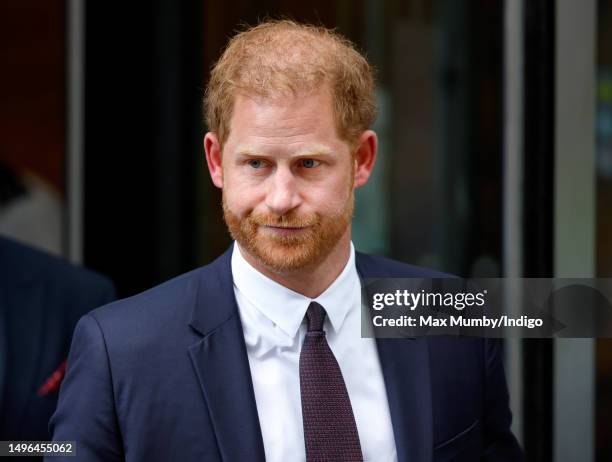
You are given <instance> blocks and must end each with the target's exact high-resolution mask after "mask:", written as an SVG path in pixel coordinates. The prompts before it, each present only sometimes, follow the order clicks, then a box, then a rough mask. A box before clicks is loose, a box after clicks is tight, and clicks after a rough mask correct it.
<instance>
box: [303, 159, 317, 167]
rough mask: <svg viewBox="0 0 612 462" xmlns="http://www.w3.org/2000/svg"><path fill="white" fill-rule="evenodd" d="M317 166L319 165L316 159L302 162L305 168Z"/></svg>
mask: <svg viewBox="0 0 612 462" xmlns="http://www.w3.org/2000/svg"><path fill="white" fill-rule="evenodd" d="M317 165H319V161H318V160H314V159H303V160H302V167H304V168H314V167H316V166H317Z"/></svg>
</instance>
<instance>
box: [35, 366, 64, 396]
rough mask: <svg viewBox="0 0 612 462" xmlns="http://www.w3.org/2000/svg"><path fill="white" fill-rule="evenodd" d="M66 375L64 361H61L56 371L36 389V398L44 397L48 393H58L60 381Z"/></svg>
mask: <svg viewBox="0 0 612 462" xmlns="http://www.w3.org/2000/svg"><path fill="white" fill-rule="evenodd" d="M65 374H66V361H65V360H64V361H62V363H61V364H60V365H59V367H58V368H57V369H55V371H54V372H53V374H51V375H50V376H49V378H48V379H47V380H46V381H45V383H44V384H43V386H42V387H40V388H39V389H38V396H46V395H48V394H49V393H57V392H58V391H59V387H60V384H61V383H62V379H63V378H64V375H65Z"/></svg>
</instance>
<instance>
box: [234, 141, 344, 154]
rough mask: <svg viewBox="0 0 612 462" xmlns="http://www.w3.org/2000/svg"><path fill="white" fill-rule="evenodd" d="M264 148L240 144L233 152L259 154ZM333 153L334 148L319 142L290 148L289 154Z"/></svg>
mask: <svg viewBox="0 0 612 462" xmlns="http://www.w3.org/2000/svg"><path fill="white" fill-rule="evenodd" d="M264 150H265V148H264V147H262V146H258V145H255V144H240V145H238V146H237V147H236V149H235V152H236V154H237V155H239V156H260V155H263V154H265V152H263V151H264ZM334 153H335V150H334V149H333V148H332V147H331V146H327V145H325V144H321V143H310V144H308V145H304V146H298V147H296V148H295V149H293V150H291V156H295V157H304V156H308V157H317V156H332V155H334Z"/></svg>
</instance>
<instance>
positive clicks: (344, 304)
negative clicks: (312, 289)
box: [232, 242, 361, 338]
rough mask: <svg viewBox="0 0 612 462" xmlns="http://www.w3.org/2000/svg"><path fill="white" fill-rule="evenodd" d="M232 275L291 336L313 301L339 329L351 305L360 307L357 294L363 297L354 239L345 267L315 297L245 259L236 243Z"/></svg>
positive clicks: (243, 290)
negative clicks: (288, 285)
mask: <svg viewBox="0 0 612 462" xmlns="http://www.w3.org/2000/svg"><path fill="white" fill-rule="evenodd" d="M232 275H233V279H234V285H235V286H236V288H237V289H238V290H239V291H240V292H241V293H242V295H243V296H244V297H245V298H246V299H247V300H248V301H249V302H250V303H251V304H252V305H253V306H254V307H255V308H256V309H257V310H258V311H259V312H260V313H261V314H263V315H264V316H265V317H266V318H268V319H269V320H270V321H272V322H273V323H274V324H275V325H277V326H278V327H279V328H280V329H281V330H282V331H283V332H284V333H285V334H286V335H288V336H289V337H291V338H293V337H295V335H296V334H297V331H298V329H299V328H300V324H301V323H302V321H303V319H304V316H305V315H306V310H307V309H308V305H309V304H310V302H312V301H316V302H317V303H319V304H320V305H321V306H323V307H324V308H325V311H326V312H327V317H328V319H329V321H330V323H331V326H332V328H333V329H334V331H336V332H338V331H339V330H340V328H341V327H342V324H343V323H344V320H345V319H346V316H347V314H348V312H349V311H350V310H351V308H353V307H355V306H358V303H357V297H361V292H360V287H361V284H360V281H359V276H358V274H357V269H356V267H355V248H354V246H353V243H352V242H351V248H350V254H349V259H348V262H347V263H346V265H345V267H344V269H343V270H342V272H341V273H340V275H339V276H338V277H337V278H336V280H335V281H334V282H333V283H332V284H331V285H330V286H329V287H328V288H327V289H325V291H324V292H323V293H322V294H321V295H319V296H318V297H317V298H315V299H311V298H309V297H306V296H304V295H302V294H299V293H297V292H294V291H293V290H291V289H288V288H287V287H285V286H283V285H281V284H279V283H277V282H276V281H273V280H272V279H270V278H269V277H267V276H265V275H263V274H262V273H260V272H259V271H257V270H256V269H255V268H254V267H253V266H251V264H250V263H248V262H247V261H246V260H245V259H244V257H243V255H242V253H241V252H240V248H239V246H238V244H237V243H234V251H233V252H232ZM359 299H360V298H359Z"/></svg>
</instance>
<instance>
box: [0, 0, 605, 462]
mask: <svg viewBox="0 0 612 462" xmlns="http://www.w3.org/2000/svg"><path fill="white" fill-rule="evenodd" d="M265 17H290V18H293V19H297V20H301V21H308V22H314V23H317V24H323V25H326V26H329V27H334V28H337V29H338V30H339V31H340V32H341V33H343V34H344V35H346V36H347V37H349V38H350V39H352V40H353V41H354V42H356V43H357V44H358V46H359V47H360V48H361V49H362V50H363V51H364V52H365V53H366V54H367V56H368V58H369V59H370V61H371V62H372V63H373V64H374V65H375V67H376V68H377V71H378V83H379V86H378V95H377V96H378V102H379V107H380V116H379V118H378V121H377V122H376V126H375V129H376V130H377V132H378V134H379V137H380V157H379V161H378V165H377V169H376V170H375V175H374V177H373V178H372V180H371V182H370V183H369V184H368V185H367V186H366V187H365V188H363V189H362V190H359V192H358V194H357V208H356V216H355V220H354V242H355V245H356V246H357V248H359V249H360V250H362V251H366V252H372V253H378V254H384V255H388V256H390V257H392V258H395V259H398V260H403V261H406V262H410V263H413V264H418V265H425V266H429V267H433V268H436V269H439V270H443V271H448V272H452V273H455V274H459V275H462V276H466V277H467V276H478V277H595V276H597V277H612V0H581V1H575V0H506V1H501V0H498V1H492V0H386V1H382V0H354V1H350V0H325V1H321V0H312V1H309V2H298V1H290V0H276V1H274V0H259V1H257V0H252V1H246V0H236V1H225V2H220V1H212V0H183V1H180V2H179V1H174V0H153V1H150V2H125V1H116V0H107V1H104V2H94V1H79V0H45V1H36V0H3V1H2V3H1V4H0V59H1V63H2V68H1V69H2V71H1V73H0V92H1V97H0V101H1V104H0V127H1V129H2V137H1V139H0V180H1V181H0V184H1V188H0V234H4V235H8V236H13V237H14V238H15V239H19V240H22V241H24V242H26V243H29V244H30V245H33V246H37V247H40V248H42V249H44V250H46V251H48V252H51V253H54V254H57V255H63V256H65V257H66V258H69V259H70V260H72V261H73V262H75V263H78V264H82V265H84V266H87V267H89V268H92V269H94V270H97V271H99V272H101V273H103V274H105V275H107V276H109V277H110V278H111V279H112V280H113V282H114V283H115V285H116V286H117V289H118V292H119V295H120V296H121V297H125V296H129V295H132V294H135V293H137V292H140V291H142V290H144V289H146V288H148V287H151V286H153V285H155V284H158V283H160V282H162V281H164V280H166V279H169V278H171V277H173V276H175V275H178V274H180V273H183V272H185V271H188V270H190V269H192V268H195V267H197V266H200V265H202V264H205V263H208V262H210V261H211V260H212V259H214V258H215V257H217V256H218V255H219V254H220V253H222V252H223V250H225V248H226V247H227V246H228V244H229V242H230V241H229V237H228V235H227V232H226V230H225V226H224V224H223V221H222V215H221V209H220V200H221V197H220V193H219V191H218V190H216V189H215V188H214V187H213V185H212V183H211V182H210V179H209V177H208V173H207V170H206V164H205V159H204V156H203V149H202V135H203V133H204V132H205V130H206V128H205V127H204V125H203V121H202V116H201V97H202V93H203V88H204V86H205V82H206V79H207V74H208V70H209V68H210V67H211V65H212V64H213V63H214V61H215V60H216V59H217V58H218V57H219V54H220V51H221V50H222V47H223V46H224V44H225V43H226V41H227V39H228V37H230V36H231V35H232V32H233V31H234V30H236V28H237V27H238V26H239V25H240V24H245V23H246V24H255V23H256V22H257V21H258V20H260V19H262V18H265ZM506 356H507V358H506V359H507V361H506V368H507V373H508V379H509V384H510V391H511V395H512V407H513V412H514V415H515V422H514V429H515V432H516V433H517V435H518V436H519V438H520V440H521V442H522V444H523V446H524V447H525V450H526V453H527V459H528V460H530V461H552V460H554V461H587V462H588V461H604V460H606V461H607V460H612V343H611V341H609V340H591V339H576V340H574V339H570V340H568V339H564V340H555V341H553V340H547V339H544V340H537V339H530V340H522V341H519V340H517V341H512V342H508V344H507V355H506Z"/></svg>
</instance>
